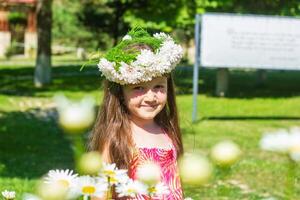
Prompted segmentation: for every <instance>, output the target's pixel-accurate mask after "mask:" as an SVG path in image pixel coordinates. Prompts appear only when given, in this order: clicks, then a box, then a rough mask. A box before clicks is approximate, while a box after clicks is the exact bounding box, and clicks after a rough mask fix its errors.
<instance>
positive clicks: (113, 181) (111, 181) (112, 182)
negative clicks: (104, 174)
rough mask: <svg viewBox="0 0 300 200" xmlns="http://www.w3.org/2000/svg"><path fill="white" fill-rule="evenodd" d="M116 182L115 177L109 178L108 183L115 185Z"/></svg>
mask: <svg viewBox="0 0 300 200" xmlns="http://www.w3.org/2000/svg"><path fill="white" fill-rule="evenodd" d="M117 182H118V179H116V177H110V178H109V183H111V184H114V183H117Z"/></svg>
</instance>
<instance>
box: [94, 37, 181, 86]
mask: <svg viewBox="0 0 300 200" xmlns="http://www.w3.org/2000/svg"><path fill="white" fill-rule="evenodd" d="M154 37H156V38H162V39H164V41H163V43H162V44H161V46H160V48H159V49H158V50H157V51H156V52H155V53H154V52H152V51H150V50H147V49H143V50H141V53H140V54H139V55H138V56H137V57H136V60H135V61H133V62H131V63H122V62H121V63H120V65H121V66H120V68H119V70H118V71H116V69H115V67H116V63H115V62H110V61H108V60H107V59H105V58H101V59H100V61H99V63H98V68H99V70H100V71H101V72H102V74H103V75H104V76H105V77H106V78H107V79H108V80H110V81H112V82H116V83H119V84H121V85H124V84H136V83H139V82H146V81H150V80H151V79H152V78H153V77H157V76H161V75H163V74H166V73H169V72H171V71H172V70H173V69H174V68H175V66H176V64H178V63H179V61H180V59H181V58H182V56H183V49H182V47H181V46H180V45H178V44H175V42H174V41H173V39H172V38H171V37H170V36H169V35H167V34H165V33H157V34H154ZM129 66H130V67H129ZM128 71H130V72H131V73H128Z"/></svg>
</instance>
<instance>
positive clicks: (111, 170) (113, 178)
mask: <svg viewBox="0 0 300 200" xmlns="http://www.w3.org/2000/svg"><path fill="white" fill-rule="evenodd" d="M99 175H100V176H103V177H104V178H106V179H107V182H108V183H109V184H110V185H117V184H119V183H121V184H123V183H126V182H127V181H128V180H129V177H128V175H127V170H124V169H118V168H117V167H116V164H115V163H113V164H108V163H103V168H102V170H101V171H100V174H99Z"/></svg>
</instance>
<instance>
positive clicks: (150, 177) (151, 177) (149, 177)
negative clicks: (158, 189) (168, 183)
mask: <svg viewBox="0 0 300 200" xmlns="http://www.w3.org/2000/svg"><path fill="white" fill-rule="evenodd" d="M160 176H161V171H160V167H159V166H158V165H157V164H155V163H153V162H146V163H144V164H142V165H140V166H139V167H138V169H137V178H138V179H139V180H140V181H142V182H143V183H146V184H148V185H155V184H157V183H158V182H159V181H160Z"/></svg>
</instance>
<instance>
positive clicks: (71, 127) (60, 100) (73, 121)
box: [54, 95, 95, 133]
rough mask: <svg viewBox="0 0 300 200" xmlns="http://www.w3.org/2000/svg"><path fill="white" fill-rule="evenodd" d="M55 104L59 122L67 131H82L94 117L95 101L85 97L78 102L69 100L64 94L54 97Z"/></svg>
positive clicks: (91, 122) (89, 124)
mask: <svg viewBox="0 0 300 200" xmlns="http://www.w3.org/2000/svg"><path fill="white" fill-rule="evenodd" d="M54 100H55V102H56V104H57V109H58V114H59V123H60V125H61V126H62V127H63V129H64V130H65V131H67V132H69V133H82V132H83V131H84V130H86V129H87V128H89V127H90V126H91V125H92V124H93V122H94V119H95V110H94V106H95V101H94V100H93V99H92V98H89V97H86V98H84V99H82V100H81V101H80V102H71V101H70V100H68V99H67V98H66V97H65V96H62V95H58V96H55V97H54Z"/></svg>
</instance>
